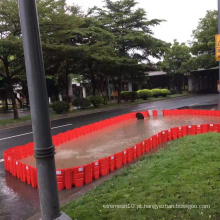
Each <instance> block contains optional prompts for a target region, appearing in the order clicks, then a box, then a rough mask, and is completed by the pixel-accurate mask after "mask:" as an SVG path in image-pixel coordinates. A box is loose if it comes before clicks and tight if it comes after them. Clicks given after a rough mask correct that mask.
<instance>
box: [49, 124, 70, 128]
mask: <svg viewBox="0 0 220 220" xmlns="http://www.w3.org/2000/svg"><path fill="white" fill-rule="evenodd" d="M70 125H73V124H67V125H61V126H57V127H53V128H51V129H57V128H62V127H67V126H70Z"/></svg>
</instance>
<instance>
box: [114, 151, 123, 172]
mask: <svg viewBox="0 0 220 220" xmlns="http://www.w3.org/2000/svg"><path fill="white" fill-rule="evenodd" d="M114 157H115V160H114V162H115V169H118V168H121V167H122V152H120V153H116V154H114Z"/></svg>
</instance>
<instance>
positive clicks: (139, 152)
mask: <svg viewBox="0 0 220 220" xmlns="http://www.w3.org/2000/svg"><path fill="white" fill-rule="evenodd" d="M141 145H142V143H138V144H136V146H137V157H140V156H141Z"/></svg>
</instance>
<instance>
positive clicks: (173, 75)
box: [158, 40, 192, 92]
mask: <svg viewBox="0 0 220 220" xmlns="http://www.w3.org/2000/svg"><path fill="white" fill-rule="evenodd" d="M190 60H191V62H192V58H191V54H190V49H189V47H188V46H186V44H185V43H181V44H180V43H179V42H178V41H176V40H174V43H173V45H171V46H170V47H169V48H168V49H167V51H166V52H165V55H164V60H163V61H162V62H159V63H158V66H160V67H161V68H162V69H163V71H165V72H166V73H167V74H168V75H169V76H170V79H171V84H172V87H173V88H174V89H175V90H176V91H178V92H180V91H181V90H182V85H183V84H184V74H185V73H187V72H188V71H189V69H188V67H189V65H188V64H189V62H190Z"/></svg>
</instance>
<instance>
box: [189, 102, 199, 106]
mask: <svg viewBox="0 0 220 220" xmlns="http://www.w3.org/2000/svg"><path fill="white" fill-rule="evenodd" d="M194 105H199V103H194V104H192V105H188V106H194Z"/></svg>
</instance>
